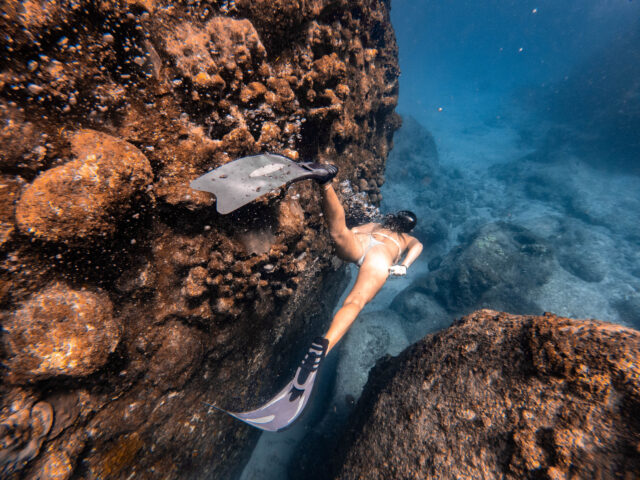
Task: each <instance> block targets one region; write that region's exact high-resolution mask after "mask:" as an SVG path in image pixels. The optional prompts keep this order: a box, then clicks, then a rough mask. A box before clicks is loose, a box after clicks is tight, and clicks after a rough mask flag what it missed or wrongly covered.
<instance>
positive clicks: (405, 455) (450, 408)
mask: <svg viewBox="0 0 640 480" xmlns="http://www.w3.org/2000/svg"><path fill="white" fill-rule="evenodd" d="M639 352H640V333H639V332H638V331H636V330H632V329H628V328H625V327H622V326H619V325H614V324H610V323H605V322H599V321H596V320H572V319H567V318H561V317H556V316H554V315H552V314H546V315H544V316H516V315H509V314H506V313H499V312H496V311H491V310H481V311H477V312H475V313H473V314H472V315H469V316H467V317H465V318H463V319H461V320H460V321H458V322H456V323H455V324H454V325H453V326H451V327H450V328H449V329H447V330H444V331H442V332H440V333H438V334H435V335H428V336H426V337H425V338H424V339H423V340H421V341H420V342H418V343H416V344H414V345H412V346H411V347H409V348H408V349H406V350H405V351H404V352H403V353H402V354H400V355H399V356H398V357H395V358H390V359H384V360H382V361H380V362H379V364H378V365H377V366H376V367H375V369H374V370H373V371H372V372H371V374H370V376H369V381H368V383H367V385H366V387H365V390H364V392H363V394H362V397H361V399H360V401H359V403H358V405H357V408H356V409H355V414H354V416H353V417H352V419H351V422H350V424H349V425H348V426H347V428H346V432H347V433H346V434H345V435H344V436H343V438H342V439H340V441H339V442H338V443H336V447H335V449H334V450H333V451H332V456H331V455H330V456H329V458H332V459H333V460H332V462H333V465H332V467H333V471H334V474H333V475H331V476H330V478H335V479H354V478H367V479H372V480H376V479H380V480H382V479H389V478H424V479H431V478H433V479H436V478H485V479H514V480H515V479H523V478H527V479H533V478H549V479H560V478H635V477H636V476H637V473H638V472H639V471H640V454H639V448H640V447H639V444H638V438H639V436H640V421H639V420H638V416H637V414H636V413H637V411H638V408H640V367H639V365H640V353H639ZM324 478H328V477H327V476H325V477H324Z"/></svg>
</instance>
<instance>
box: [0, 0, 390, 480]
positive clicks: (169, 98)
mask: <svg viewBox="0 0 640 480" xmlns="http://www.w3.org/2000/svg"><path fill="white" fill-rule="evenodd" d="M0 10H2V12H1V13H2V15H0V29H1V30H2V32H3V34H2V38H0V50H1V51H2V53H3V55H2V61H1V62H0V253H1V255H2V257H1V259H0V306H1V308H2V317H1V321H2V326H3V328H4V332H3V335H2V343H3V349H2V351H0V357H1V358H0V360H1V361H2V363H3V365H4V369H3V380H2V384H1V386H0V409H1V410H0V415H1V416H0V421H1V422H3V423H2V424H3V425H4V427H3V428H2V429H0V442H2V445H3V446H7V448H4V449H3V453H2V455H0V463H1V465H0V470H1V471H2V473H3V475H4V476H8V475H13V476H14V477H15V478H35V477H37V476H40V477H47V478H61V479H62V478H70V477H73V476H75V477H82V478H107V477H108V478H130V477H131V476H132V475H133V476H135V477H136V478H158V477H162V478H233V476H234V474H235V473H236V472H237V471H238V469H239V468H241V467H242V463H243V461H244V459H245V458H246V457H247V455H248V453H249V451H250V449H251V447H252V445H253V443H254V441H255V439H256V433H257V432H256V431H254V430H252V429H250V428H249V427H246V426H243V425H241V424H239V423H237V422H235V421H233V420H232V419H230V418H227V417H225V416H224V415H221V414H219V413H217V412H216V411H215V410H214V409H212V408H211V407H209V406H208V405H207V403H205V402H208V403H212V404H216V405H220V406H222V407H228V408H250V407H253V406H255V405H256V404H258V403H259V402H260V401H261V400H262V399H264V398H266V397H267V396H269V395H270V394H272V393H274V392H275V391H276V390H277V389H278V388H279V387H281V385H279V384H278V382H279V381H282V380H284V379H283V378H280V375H281V374H283V373H284V372H288V369H289V368H290V367H292V366H293V363H294V362H296V361H298V360H299V355H300V354H301V352H302V350H303V349H304V348H305V347H306V345H307V344H308V342H309V341H310V340H311V339H312V338H313V337H314V336H315V335H317V334H318V333H319V332H321V331H322V330H323V329H324V328H325V323H326V322H327V321H328V319H329V316H330V313H331V309H332V305H333V303H334V302H335V299H336V298H337V296H338V295H339V293H340V288H341V286H342V285H341V279H342V278H343V272H342V271H341V268H340V263H339V262H332V259H331V247H330V245H331V243H330V240H329V237H328V235H327V232H326V230H325V228H324V224H323V219H322V217H321V216H320V208H319V204H318V190H317V188H316V187H315V185H313V184H312V183H311V182H306V183H303V184H298V185H296V186H294V187H293V188H291V189H289V190H288V191H285V190H281V191H278V192H276V193H274V194H270V195H268V196H265V197H264V198H262V199H260V200H259V201H257V202H255V203H254V204H252V205H250V206H247V207H245V208H243V209H242V210H240V211H238V212H236V213H234V214H232V215H230V216H227V217H222V216H219V215H218V214H217V213H216V212H215V209H214V208H213V205H214V202H215V199H214V197H213V196H212V195H210V194H208V193H205V192H195V191H192V190H190V189H189V188H188V184H189V181H190V180H191V179H193V178H194V177H196V176H198V175H201V174H203V173H204V172H206V171H208V170H210V169H212V168H215V167H217V166H219V165H222V164H224V163H226V162H228V161H230V160H231V159H233V158H234V157H236V156H242V155H246V154H252V153H255V152H259V151H272V152H275V153H281V154H285V155H289V156H291V157H292V158H294V159H308V160H315V161H332V162H335V163H337V164H338V165H339V167H340V175H339V176H340V178H339V179H340V180H341V181H346V180H348V181H349V182H350V183H351V184H352V185H353V188H354V189H355V190H356V191H358V192H359V193H361V194H363V195H364V196H365V197H366V198H367V199H368V200H369V201H371V202H374V203H375V202H378V201H379V200H380V196H379V188H380V186H381V185H382V183H383V181H384V178H383V176H382V172H383V171H384V163H385V159H386V156H387V153H388V151H389V149H390V143H391V136H392V134H393V131H394V130H395V129H396V128H397V125H398V123H399V121H398V118H397V117H396V115H395V114H394V113H393V109H394V107H395V105H396V102H397V92H398V83H397V77H398V73H399V70H398V66H397V48H396V44H395V39H394V36H393V31H392V29H391V24H390V21H389V4H388V2H387V1H384V0H358V1H350V2H347V1H346V0H340V1H338V2H335V1H328V0H309V1H306V0H305V1H300V2H288V1H271V0H261V1H256V0H251V1H249V0H246V1H245V0H237V1H235V2H233V1H212V2H167V1H164V0H159V1H155V0H131V1H127V2H115V1H110V0H107V1H104V2H98V3H96V2H88V1H80V2H66V1H50V2H40V1H27V2H19V1H16V0H8V1H6V2H3V3H2V5H1V6H0ZM318 300H322V301H318ZM265 372H268V373H269V375H265ZM35 405H40V406H42V405H49V406H50V409H51V413H52V415H53V418H54V420H53V425H52V426H51V425H49V428H45V427H47V421H46V418H45V419H44V420H43V415H44V414H43V413H42V412H45V413H46V412H47V411H48V410H47V408H44V407H43V408H44V409H43V408H41V407H38V409H36V410H34V408H35V407H34V406H35ZM16 412H22V413H20V414H19V415H18V416H19V418H17V417H15V415H16V414H17V413H16ZM34 412H35V413H34ZM44 416H45V417H46V415H44ZM9 446H10V447H9Z"/></svg>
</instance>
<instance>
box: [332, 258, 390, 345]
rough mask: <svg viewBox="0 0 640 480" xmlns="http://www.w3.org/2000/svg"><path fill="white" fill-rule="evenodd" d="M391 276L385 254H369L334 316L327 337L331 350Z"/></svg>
mask: <svg viewBox="0 0 640 480" xmlns="http://www.w3.org/2000/svg"><path fill="white" fill-rule="evenodd" d="M388 276H389V262H388V261H387V260H386V259H385V257H384V256H381V255H375V254H369V255H367V258H366V260H365V262H364V264H363V265H362V267H360V271H359V272H358V278H356V283H355V285H354V286H353V289H352V290H351V292H350V293H349V295H348V296H347V298H346V299H345V301H344V304H343V305H342V307H341V308H340V310H338V312H337V313H336V315H335V316H334V317H333V321H332V322H331V325H330V326H329V330H328V331H327V333H326V334H325V338H326V339H327V340H329V348H328V350H327V352H328V351H329V350H331V349H332V348H333V347H334V345H335V344H336V343H338V342H339V341H340V339H341V338H342V337H343V336H344V334H345V333H347V330H349V327H351V324H352V323H353V322H354V320H355V319H356V317H357V316H358V314H359V313H360V312H361V311H362V309H363V308H364V306H365V305H366V304H367V303H369V302H370V301H371V300H372V299H373V297H375V296H376V294H377V293H378V292H379V291H380V289H381V288H382V286H383V285H384V282H385V281H386V280H387V277H388Z"/></svg>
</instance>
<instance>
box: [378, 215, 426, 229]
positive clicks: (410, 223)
mask: <svg viewBox="0 0 640 480" xmlns="http://www.w3.org/2000/svg"><path fill="white" fill-rule="evenodd" d="M417 222H418V217H416V214H415V213H413V212H410V211H409V210H400V211H399V212H396V213H392V214H389V215H387V216H385V217H384V220H383V221H382V225H383V226H384V227H385V228H388V229H389V230H393V231H394V232H398V233H409V232H410V231H411V230H413V227H415V226H416V223H417Z"/></svg>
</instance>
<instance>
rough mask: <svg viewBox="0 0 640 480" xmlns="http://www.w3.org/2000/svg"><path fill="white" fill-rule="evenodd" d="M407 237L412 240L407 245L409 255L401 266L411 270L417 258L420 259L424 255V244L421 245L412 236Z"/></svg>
mask: <svg viewBox="0 0 640 480" xmlns="http://www.w3.org/2000/svg"><path fill="white" fill-rule="evenodd" d="M407 236H408V237H409V238H410V240H409V243H408V244H407V254H406V255H405V257H404V260H403V261H402V263H401V264H400V265H404V266H405V267H407V268H409V266H411V264H412V263H413V262H414V261H415V260H416V258H418V257H419V256H420V254H421V253H422V243H420V242H419V241H418V239H417V238H415V237H411V236H410V235H407Z"/></svg>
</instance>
